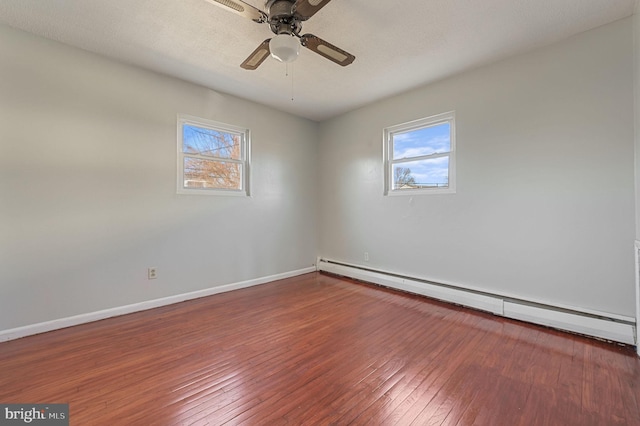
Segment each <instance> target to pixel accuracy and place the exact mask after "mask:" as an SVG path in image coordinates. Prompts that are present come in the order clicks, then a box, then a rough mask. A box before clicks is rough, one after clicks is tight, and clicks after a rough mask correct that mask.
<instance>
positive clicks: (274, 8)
mask: <svg viewBox="0 0 640 426" xmlns="http://www.w3.org/2000/svg"><path fill="white" fill-rule="evenodd" d="M294 4H295V1H294V0H269V1H267V4H266V9H267V13H268V15H269V21H268V22H269V26H270V27H271V31H273V33H274V34H289V35H298V34H299V33H300V30H301V29H302V23H301V22H300V19H299V18H297V17H296V16H295V11H294Z"/></svg>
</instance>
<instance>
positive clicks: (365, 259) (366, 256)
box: [364, 251, 369, 262]
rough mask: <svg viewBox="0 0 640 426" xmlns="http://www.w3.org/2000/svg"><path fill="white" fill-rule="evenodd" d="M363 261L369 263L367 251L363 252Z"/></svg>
mask: <svg viewBox="0 0 640 426" xmlns="http://www.w3.org/2000/svg"><path fill="white" fill-rule="evenodd" d="M364 261H365V262H368V261H369V252H368V251H365V252H364Z"/></svg>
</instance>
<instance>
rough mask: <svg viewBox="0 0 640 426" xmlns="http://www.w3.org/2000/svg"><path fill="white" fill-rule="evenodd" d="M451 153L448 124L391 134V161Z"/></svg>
mask: <svg viewBox="0 0 640 426" xmlns="http://www.w3.org/2000/svg"><path fill="white" fill-rule="evenodd" d="M449 151H451V124H450V123H449V122H446V123H441V124H437V125H435V126H429V127H424V128H422V129H417V130H411V131H409V132H403V133H394V134H393V159H394V160H399V159H401V158H411V157H419V156H422V155H431V154H436V153H440V154H443V153H445V152H449Z"/></svg>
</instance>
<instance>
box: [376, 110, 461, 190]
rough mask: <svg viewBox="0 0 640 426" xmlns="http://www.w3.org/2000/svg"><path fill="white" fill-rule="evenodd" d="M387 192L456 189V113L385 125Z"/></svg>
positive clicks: (385, 188)
mask: <svg viewBox="0 0 640 426" xmlns="http://www.w3.org/2000/svg"><path fill="white" fill-rule="evenodd" d="M384 156H385V157H384V162H385V186H384V194H385V195H398V194H410V195H414V194H432V193H453V192H455V160H456V159H455V113H453V112H448V113H444V114H439V115H435V116H433V117H427V118H423V119H420V120H416V121H411V122H409V123H404V124H398V125H396V126H391V127H388V128H386V129H384Z"/></svg>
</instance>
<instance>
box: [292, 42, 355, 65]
mask: <svg viewBox="0 0 640 426" xmlns="http://www.w3.org/2000/svg"><path fill="white" fill-rule="evenodd" d="M300 43H302V45H303V46H304V47H306V48H307V49H309V50H313V51H314V52H316V53H317V54H318V55H321V56H324V57H325V58H327V59H328V60H330V61H333V62H335V63H336V64H338V65H342V66H343V67H346V66H347V65H349V64H350V63H352V62H353V61H354V60H355V59H356V57H355V56H353V55H352V54H351V53H349V52H346V51H344V50H342V49H340V48H339V47H336V46H334V45H333V44H331V43H328V42H326V41H324V40H322V39H321V38H319V37H316V36H314V35H313V34H305V35H303V36H302V37H300Z"/></svg>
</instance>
